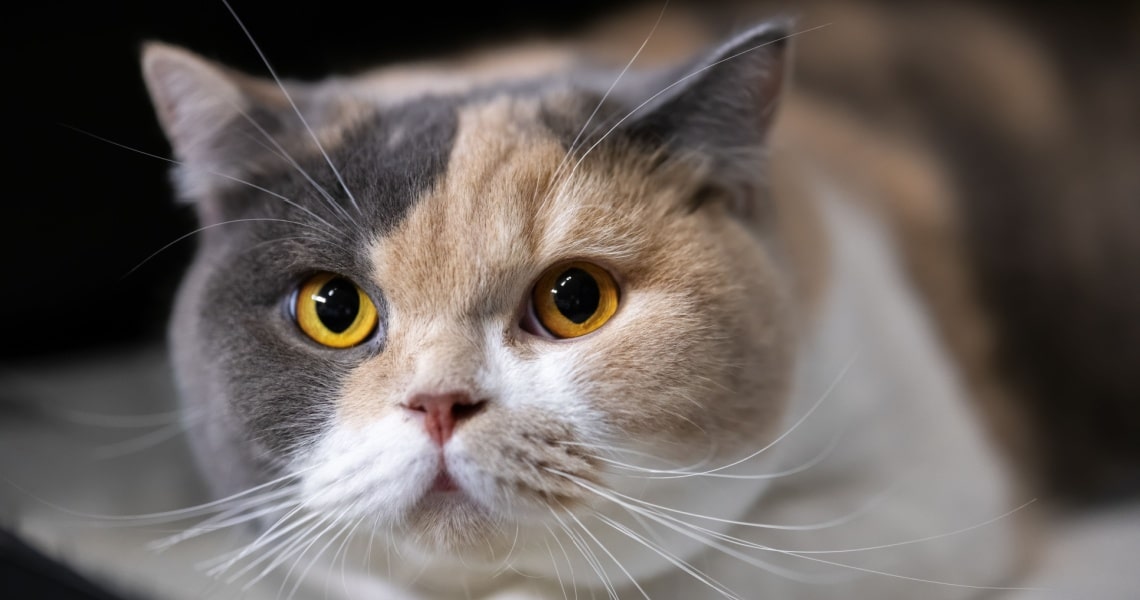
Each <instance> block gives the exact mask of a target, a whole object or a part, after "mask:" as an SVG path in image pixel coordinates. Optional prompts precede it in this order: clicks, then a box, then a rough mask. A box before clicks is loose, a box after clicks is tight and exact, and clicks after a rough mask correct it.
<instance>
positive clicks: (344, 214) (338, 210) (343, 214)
mask: <svg viewBox="0 0 1140 600" xmlns="http://www.w3.org/2000/svg"><path fill="white" fill-rule="evenodd" d="M230 104H231V106H232V107H233V108H234V110H236V111H237V112H238V114H240V115H241V116H242V117H244V118H245V120H246V121H248V122H249V124H250V125H253V127H254V128H255V129H257V131H258V132H259V133H261V135H262V136H264V137H265V139H266V140H267V141H268V142H269V143H270V144H272V145H273V148H274V149H275V150H276V151H275V152H274V154H276V155H277V156H278V157H280V158H281V159H282V160H284V161H285V162H287V163H289V165H290V166H292V167H293V169H295V170H296V171H297V172H298V173H300V174H301V177H304V178H305V181H308V182H309V184H310V185H312V186H313V187H314V188H315V189H316V190H317V193H319V194H320V195H321V196H322V197H323V198H324V200H325V202H326V203H327V204H328V205H329V207H331V208H332V209H333V212H334V213H335V214H337V215H338V217H340V218H341V219H342V220H343V219H348V223H347V224H349V225H352V226H354V227H356V228H357V229H358V230H359V229H361V227H360V223H358V222H357V221H356V219H353V218H352V215H350V214H348V211H346V210H345V209H344V207H342V206H341V205H340V204H337V202H336V200H335V199H334V198H333V197H332V195H331V194H329V193H328V190H326V189H325V188H324V187H323V186H321V184H319V183H317V182H316V180H315V179H313V178H312V176H310V175H309V172H308V171H306V170H305V169H303V168H302V167H301V165H300V164H299V163H298V162H297V161H296V159H294V158H293V157H292V155H290V154H289V153H288V152H287V151H286V150H285V148H283V147H281V144H280V143H279V142H278V141H277V139H276V138H274V137H273V136H272V135H270V133H269V132H268V131H266V130H265V128H264V127H262V126H261V124H260V123H258V122H257V121H256V120H255V119H254V118H253V117H252V116H250V115H249V114H248V113H247V112H246V111H245V110H243V109H242V108H241V107H240V106H237V105H236V104H234V103H233V102H232V101H231V102H230Z"/></svg>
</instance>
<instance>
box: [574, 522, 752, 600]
mask: <svg viewBox="0 0 1140 600" xmlns="http://www.w3.org/2000/svg"><path fill="white" fill-rule="evenodd" d="M630 514H631V515H636V513H630ZM594 516H595V517H596V518H598V519H599V520H601V521H602V522H603V523H605V524H606V525H609V526H610V527H612V528H613V529H615V530H617V531H618V532H620V533H623V534H625V535H626V536H628V537H629V538H630V539H632V540H634V541H635V542H638V543H639V544H641V545H643V546H645V547H646V548H648V549H649V550H651V551H653V552H654V553H655V554H657V555H658V556H660V557H661V558H664V559H665V560H667V561H669V562H670V563H671V564H672V565H673V566H675V567H677V568H678V569H681V570H682V571H684V572H685V573H687V574H688V575H689V576H691V577H693V578H695V579H696V580H697V581H700V582H701V583H703V584H705V585H707V586H709V587H710V588H712V589H713V590H715V591H716V592H717V593H718V594H720V595H722V596H724V597H725V598H730V599H731V600H741V598H740V596H738V595H736V593H735V592H733V591H732V590H730V589H729V588H728V587H726V586H725V585H724V584H722V583H720V582H719V581H717V580H716V579H713V578H712V577H711V576H709V575H708V574H706V573H705V572H704V571H701V570H700V569H698V568H696V567H694V566H692V565H691V564H689V563H688V562H686V561H684V560H682V559H680V558H678V557H677V556H675V555H673V554H670V553H669V552H666V551H665V550H663V549H662V548H660V547H658V546H655V545H653V544H651V543H650V542H649V540H647V539H645V538H644V537H643V536H641V535H640V534H638V533H637V532H635V531H633V530H632V529H630V528H629V527H626V526H624V525H622V524H620V523H618V522H616V521H614V520H613V519H611V518H609V517H607V516H605V515H603V514H601V513H596V514H595V515H594Z"/></svg>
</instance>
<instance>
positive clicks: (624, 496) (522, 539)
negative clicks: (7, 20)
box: [144, 21, 1029, 600]
mask: <svg viewBox="0 0 1140 600" xmlns="http://www.w3.org/2000/svg"><path fill="white" fill-rule="evenodd" d="M682 22H683V21H682ZM643 25H646V29H648V25H650V24H649V23H643ZM670 26H672V27H674V28H676V27H681V26H680V25H678V24H677V23H676V22H672V21H667V22H666V26H665V29H664V32H663V33H661V34H658V35H659V37H658V38H655V39H656V42H655V46H653V47H651V48H649V50H647V52H646V53H645V55H644V56H641V57H640V60H641V61H642V62H639V63H635V64H634V68H633V69H631V70H630V71H629V72H626V73H622V70H621V61H622V60H626V59H628V58H629V57H630V56H632V55H633V53H632V52H629V53H626V54H623V52H625V50H620V51H617V52H616V58H617V62H616V66H614V65H603V64H601V63H599V62H591V61H584V60H582V59H581V57H580V50H581V49H580V48H573V47H570V48H559V47H547V46H543V47H541V48H530V49H527V50H520V49H516V50H514V51H508V52H505V53H492V54H490V55H487V56H481V57H478V58H476V59H474V60H468V61H459V62H456V63H441V64H438V65H436V64H425V65H415V66H412V67H408V68H391V69H386V70H381V71H379V72H376V73H369V74H365V75H361V76H358V77H343V78H335V79H331V80H328V81H325V82H321V83H317V84H297V83H291V84H289V85H288V87H287V88H286V89H288V90H289V94H288V95H286V94H284V93H282V90H281V88H279V87H278V85H277V83H275V82H272V81H269V80H259V79H254V78H250V77H248V76H245V75H240V74H235V73H232V72H229V71H227V70H225V69H224V68H221V67H218V66H215V65H212V64H209V63H206V62H205V61H202V60H201V59H199V58H197V57H194V56H193V55H190V54H188V53H186V52H184V51H181V50H178V49H174V48H170V47H165V46H160V45H154V46H151V47H149V49H148V50H147V52H146V53H145V56H144V69H145V72H146V76H147V82H148V86H149V88H150V90H151V93H152V96H153V97H154V99H155V103H156V106H157V108H158V112H159V115H160V120H161V121H162V123H163V125H164V127H165V129H166V131H167V133H168V135H169V136H170V138H171V141H172V143H173V146H174V149H175V155H176V157H177V158H178V159H179V160H180V161H182V162H183V165H182V166H180V167H179V168H178V171H177V183H178V186H179V190H180V192H181V194H182V196H183V197H184V199H186V200H188V201H191V202H194V203H195V204H196V206H197V208H198V212H199V215H200V216H201V218H202V220H203V224H204V225H205V226H206V229H205V230H203V231H202V233H201V239H200V250H199V255H198V257H197V259H196V261H195V264H194V265H193V267H192V268H191V271H190V274H189V275H188V276H187V279H186V281H185V282H184V284H183V287H182V291H181V292H180V296H179V301H178V305H177V308H176V314H175V319H174V322H173V324H172V327H171V338H172V345H173V350H174V353H173V354H174V362H175V366H176V370H177V375H178V379H179V384H180V386H181V388H182V392H183V395H184V404H185V406H186V407H187V408H188V414H191V415H198V417H199V418H197V420H191V421H189V422H188V427H189V429H190V433H191V438H192V440H193V442H194V449H195V452H196V454H197V459H198V463H199V465H200V466H201V468H202V471H203V473H204V474H205V475H206V477H207V479H209V480H210V482H211V484H212V485H213V487H214V489H215V491H216V492H217V494H218V495H219V496H228V495H231V494H240V493H242V492H244V491H246V490H250V489H251V488H254V487H255V486H260V485H263V484H267V482H271V481H275V480H277V481H279V484H280V488H276V487H266V488H258V489H259V490H260V491H258V492H256V493H254V494H252V495H250V496H243V497H239V498H238V500H237V501H236V502H237V503H238V504H235V505H240V503H241V502H245V500H246V499H249V498H256V497H257V496H258V495H260V494H263V493H265V490H276V489H281V490H282V491H281V492H280V493H277V492H274V491H270V492H269V494H270V495H268V496H266V501H265V502H264V503H261V504H250V505H249V506H248V507H247V508H243V509H241V510H238V511H236V512H235V513H233V514H232V515H231V516H230V520H232V518H233V516H234V515H236V516H237V517H244V518H243V519H238V520H248V521H250V522H255V523H257V528H256V531H255V532H254V533H253V534H252V535H251V536H250V537H249V538H248V539H247V540H245V541H246V542H247V543H249V542H252V543H253V544H254V545H251V546H248V548H250V550H249V551H248V552H246V553H243V552H242V551H241V550H240V548H242V546H241V545H240V544H239V545H237V546H236V548H238V549H239V550H238V552H237V553H236V554H234V555H233V559H234V560H233V561H232V562H231V563H229V564H228V565H226V568H224V569H222V570H221V572H222V575H223V578H225V577H228V576H229V575H231V574H233V573H235V572H238V573H241V569H242V568H243V567H244V566H245V565H247V564H249V563H251V562H253V561H254V560H257V559H258V558H260V557H262V556H265V557H267V558H268V559H267V560H266V561H265V562H262V563H258V564H260V565H261V566H258V567H257V568H256V569H253V570H251V571H248V572H247V573H246V574H245V577H246V578H247V579H249V578H253V577H254V576H255V575H256V574H257V573H258V572H260V571H261V570H262V568H263V567H265V566H269V565H272V564H275V563H278V562H279V563H280V570H275V571H273V575H272V576H274V577H277V576H281V572H280V571H289V569H288V567H289V566H291V565H294V564H296V563H301V564H302V565H305V566H307V565H309V563H310V561H311V562H312V564H313V565H318V566H317V567H316V568H315V570H314V571H313V573H317V572H322V573H325V574H326V575H327V576H329V577H332V578H333V580H334V581H335V579H336V578H338V577H343V578H344V587H345V588H346V591H347V592H348V594H349V596H350V597H366V596H370V597H384V598H387V597H400V596H403V597H407V598H436V597H483V598H495V599H498V600H507V599H508V598H512V599H521V598H561V597H570V596H573V597H580V596H587V597H589V596H591V595H593V596H598V595H605V594H606V593H611V594H612V595H616V596H618V597H621V598H627V597H629V598H633V597H640V596H642V595H645V596H648V597H651V598H698V597H714V596H716V595H717V594H718V593H720V592H723V593H724V594H725V595H728V596H730V597H732V596H736V597H741V598H849V597H859V598H883V599H885V598H916V597H923V598H936V597H945V598H971V597H980V596H981V595H984V594H992V593H994V592H993V590H992V588H994V587H1002V586H1011V585H1016V584H1017V579H1016V578H1017V576H1018V575H1019V574H1020V571H1019V567H1020V566H1021V564H1022V558H1023V549H1022V548H1021V547H1020V545H1019V538H1020V536H1021V533H1020V531H1019V519H1018V518H1017V517H1014V518H1003V519H997V517H1000V516H1002V515H1005V514H1006V513H1008V512H1009V511H1011V510H1013V509H1015V508H1016V507H1018V506H1019V505H1021V504H1022V503H1024V502H1025V501H1026V500H1028V499H1029V496H1028V495H1025V494H1024V492H1023V490H1022V488H1021V487H1020V485H1019V483H1020V482H1019V481H1017V480H1016V479H1015V478H1014V477H1013V476H1011V474H1010V469H1009V467H1008V463H1007V460H1006V457H1005V456H1003V455H1002V454H1001V453H1000V452H999V451H998V450H997V444H995V443H993V441H992V440H991V439H990V437H989V436H988V435H987V433H988V432H990V431H991V429H992V427H991V426H989V425H987V424H986V422H985V421H984V420H983V419H982V418H980V416H979V415H980V414H981V413H985V412H986V411H985V410H979V407H980V406H983V407H990V408H992V405H993V402H992V401H994V400H995V399H997V400H1000V399H1001V398H1002V397H1003V395H1004V391H1003V390H1002V388H1001V386H1000V385H998V384H996V383H994V380H993V377H992V373H990V372H989V371H988V370H987V369H988V368H989V366H988V363H986V362H985V360H984V359H979V358H978V357H979V356H983V357H984V356H986V353H987V352H988V351H989V350H990V347H989V345H988V342H987V341H986V337H985V335H984V334H978V335H976V334H977V332H978V331H983V332H984V331H985V326H986V317H985V316H984V315H983V314H982V313H981V312H980V311H979V310H978V309H977V306H976V302H975V299H974V298H973V296H972V293H973V292H972V290H971V289H970V279H969V277H967V276H965V275H964V274H963V267H962V266H961V263H960V262H959V261H960V259H961V258H962V257H961V256H960V255H959V252H960V247H959V246H958V244H959V243H960V240H959V237H958V231H957V230H956V229H955V227H956V222H955V215H954V211H955V210H956V209H955V202H954V201H955V198H954V190H953V186H951V185H950V183H949V182H948V180H947V175H946V173H945V171H944V169H943V166H942V165H940V164H939V162H938V160H937V157H936V156H934V155H933V153H932V152H930V150H929V148H928V147H927V146H925V145H923V144H922V143H921V142H918V141H915V140H913V139H909V138H907V137H906V136H902V135H896V134H895V132H893V131H891V130H890V128H889V127H884V128H882V129H875V128H874V127H871V126H869V125H867V124H864V123H860V122H859V121H858V119H852V118H851V116H850V114H848V113H846V112H845V111H844V110H841V109H838V108H836V107H835V106H833V105H829V104H827V103H821V102H819V101H818V100H817V99H813V98H811V97H808V96H801V95H799V94H798V93H796V92H795V91H794V88H793V91H791V92H789V91H788V90H787V89H785V87H786V82H787V81H788V79H789V74H788V72H787V71H788V69H789V68H790V65H791V63H790V62H789V59H788V56H787V48H786V46H787V43H786V39H787V37H788V36H789V35H791V34H792V33H794V31H795V30H794V29H793V28H792V27H791V26H790V23H789V22H776V23H771V24H767V25H762V26H758V27H756V28H753V29H751V30H748V31H746V32H744V33H742V34H740V35H738V36H737V37H735V38H732V39H729V40H728V41H725V42H722V43H720V44H719V45H718V44H713V43H711V42H710V41H709V40H707V39H699V38H700V36H694V37H693V38H692V39H689V38H684V39H682V38H679V37H670V36H676V35H678V34H677V29H669V27H670ZM681 28H682V29H683V27H681ZM820 35H827V33H824V32H820ZM660 36H664V37H660ZM629 41H630V40H629V39H626V40H625V42H627V43H628V42H629ZM637 41H640V39H639V40H637ZM633 49H634V50H635V51H636V49H637V48H636V45H634V47H633ZM655 52H656V53H657V54H655ZM610 58H611V59H613V58H615V55H613V53H611V56H610ZM611 62H613V61H611ZM646 63H648V65H652V67H650V66H647V65H646ZM619 73H621V74H620V75H619ZM611 85H612V89H611ZM302 116H303V120H302V118H301V117H302ZM853 151H854V152H855V153H858V154H859V155H858V156H855V155H852V152H853ZM551 269H554V271H555V272H554V274H555V275H557V276H558V277H560V278H562V279H559V281H563V280H565V278H566V277H569V275H567V274H568V273H571V271H570V269H578V270H577V271H575V273H577V275H574V276H575V277H577V276H580V275H581V274H582V273H583V272H588V273H590V277H591V278H592V279H593V280H595V283H596V284H597V287H599V288H600V289H601V290H602V291H601V292H599V294H600V296H599V297H601V298H604V297H605V293H606V292H605V290H606V289H607V286H608V285H612V286H614V287H615V288H616V290H617V291H616V292H615V293H614V295H613V302H614V303H615V304H616V309H615V310H614V311H613V312H612V314H604V315H602V316H598V315H601V314H602V313H601V312H600V311H602V308H598V309H597V310H595V311H594V312H593V313H590V315H589V316H588V317H587V318H586V320H585V321H575V323H576V324H577V325H581V324H582V323H583V322H585V323H587V324H591V323H596V326H594V325H591V327H592V328H591V329H590V330H589V331H587V332H585V335H581V337H580V338H577V337H574V336H577V335H578V334H579V333H581V331H580V330H577V329H574V327H575V326H577V325H568V326H569V327H570V329H569V330H568V331H574V332H575V333H574V334H573V335H572V336H571V335H555V334H552V331H558V326H555V325H550V324H549V323H548V322H547V321H546V320H545V319H546V318H547V317H548V315H545V314H544V313H543V312H542V311H543V310H544V309H543V308H542V306H544V305H543V304H542V302H543V300H542V298H541V295H542V294H541V293H540V292H543V290H542V289H539V284H538V283H536V282H540V281H546V279H545V277H546V274H547V272H548V271H549V270H551ZM591 269H599V270H600V271H594V270H591ZM325 273H328V274H332V275H335V276H337V277H340V278H342V279H337V280H335V281H345V282H350V283H345V284H343V285H346V286H349V287H345V288H344V289H351V286H355V287H356V288H357V289H359V290H360V293H361V294H363V295H362V296H360V302H361V303H365V304H370V305H375V309H376V313H377V316H376V323H378V324H376V325H373V326H372V329H369V328H368V327H367V326H363V327H364V328H363V329H362V330H361V331H362V335H361V336H360V337H358V338H352V339H351V340H348V341H346V342H345V343H344V344H343V345H339V344H340V342H341V341H342V340H341V338H340V337H338V336H341V334H342V333H343V332H348V333H352V332H353V331H355V329H354V328H355V327H356V326H357V324H358V323H359V322H363V321H360V319H364V318H365V317H362V316H360V315H361V314H363V313H362V312H359V311H361V310H363V309H362V308H361V309H355V308H354V309H353V310H357V311H358V312H352V313H351V314H350V317H352V318H353V319H356V320H353V321H352V324H348V325H345V328H344V329H336V328H330V329H329V331H331V332H332V333H329V332H328V331H323V330H322V333H319V334H314V333H312V332H310V331H309V330H308V329H305V327H306V325H304V324H303V323H304V322H303V319H302V318H301V316H300V315H301V314H302V313H304V312H305V311H307V310H312V311H318V308H319V307H318V308H311V307H308V306H307V305H305V304H304V303H305V302H306V298H308V296H307V294H309V293H310V291H311V290H310V288H309V287H308V286H309V285H310V283H311V282H312V281H313V280H314V278H317V280H319V282H320V283H318V284H315V285H316V287H314V288H312V290H319V291H320V293H319V294H318V293H317V292H312V293H313V297H314V298H315V297H316V296H318V295H321V294H323V296H322V299H320V300H315V301H319V302H331V300H330V299H331V298H333V297H334V296H332V295H330V294H331V292H328V290H329V289H332V288H327V287H321V286H328V285H332V283H329V282H330V281H334V280H329V279H327V278H326V279H320V278H321V277H325V275H324V274H325ZM607 273H608V275H606V274H607ZM606 277H611V278H612V281H611V282H610V283H606V282H605V278H606ZM567 281H568V280H567ZM916 283H917V285H916ZM560 285H561V284H560ZM591 285H593V284H591ZM536 290H537V291H536ZM334 291H335V290H334ZM337 293H344V292H343V290H341V291H340V292H337ZM335 297H337V298H339V297H341V296H335ZM595 302H596V303H597V304H598V306H599V307H600V306H602V305H604V304H605V303H604V302H603V301H601V300H596V301H595ZM554 305H555V306H561V305H557V304H554ZM353 306H356V305H355V304H354V305H353ZM559 310H563V309H562V308H559ZM314 314H318V315H319V314H320V313H319V312H314ZM563 314H564V316H565V314H568V313H563ZM330 318H331V317H330ZM320 319H324V317H320ZM350 320H352V319H350ZM321 322H322V323H326V321H321ZM330 322H331V321H330ZM317 327H318V328H319V327H322V326H321V325H317ZM321 336H326V337H321ZM554 337H562V338H573V339H562V340H555V339H552V338H554ZM321 340H326V342H327V341H328V340H332V342H333V343H325V342H322V341H321ZM978 397H980V398H982V400H983V401H984V402H978V401H976V400H975V398H978ZM998 410H1000V409H998ZM202 415H205V416H202ZM762 449H763V452H760V453H759V454H756V453H757V451H760V450H762ZM285 490H288V491H285ZM273 494H276V495H273ZM222 506H225V504H223V505H222ZM259 511H261V512H259ZM254 513H258V514H254ZM223 522H226V519H223ZM763 524H768V525H772V526H775V527H773V528H766V527H762V526H760V525H763ZM726 536H731V537H726ZM747 544H752V547H748V546H747ZM322 555H324V556H325V557H328V556H331V557H332V561H331V562H330V563H329V565H330V566H328V568H326V567H325V566H324V563H323V562H322V560H323V559H322V558H321V556H322ZM340 555H343V556H344V557H346V559H345V560H344V561H343V562H342V566H343V565H344V564H347V565H348V567H347V570H348V573H347V574H342V572H338V567H337V560H336V559H337V557H338V556H340ZM225 562H226V561H223V563H225ZM298 571H304V572H303V573H302V574H301V577H302V578H304V577H305V573H308V572H309V571H308V569H298ZM296 575H297V574H296V573H293V574H292V576H296ZM324 576H325V575H322V576H321V577H324ZM313 577H317V576H316V575H313ZM237 580H238V585H240V584H241V581H244V580H243V579H242V578H241V577H237ZM322 581H323V580H322ZM350 584H351V585H350ZM331 587H332V588H333V589H334V590H335V589H338V588H339V587H340V583H339V582H338V583H334V584H333V585H332V586H331ZM607 588H611V589H610V591H609V592H607ZM718 590H719V591H718ZM730 590H731V591H730Z"/></svg>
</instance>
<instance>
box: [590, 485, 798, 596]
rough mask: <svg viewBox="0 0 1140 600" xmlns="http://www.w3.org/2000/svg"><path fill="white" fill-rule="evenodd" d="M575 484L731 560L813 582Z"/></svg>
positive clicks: (672, 520)
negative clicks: (717, 551)
mask: <svg viewBox="0 0 1140 600" xmlns="http://www.w3.org/2000/svg"><path fill="white" fill-rule="evenodd" d="M577 483H578V485H579V486H582V487H583V488H585V489H587V490H590V491H592V492H594V493H595V494H597V495H599V496H601V497H603V498H606V499H607V500H610V501H611V502H613V503H614V504H617V505H618V506H620V507H621V508H622V509H623V510H626V511H629V512H631V513H632V512H636V513H639V514H641V515H642V516H644V517H646V518H648V519H650V520H652V521H655V522H657V523H659V524H661V525H664V526H666V527H668V528H669V529H672V530H673V531H676V532H677V533H679V534H681V535H683V536H685V537H688V538H690V539H692V540H695V541H698V542H700V543H702V544H704V545H706V546H708V547H710V548H713V549H715V550H719V551H720V552H722V553H724V554H726V555H728V556H731V557H733V558H735V559H737V560H739V561H741V562H743V563H746V564H749V565H752V566H754V567H758V568H760V569H764V570H765V571H768V572H769V573H772V574H774V575H778V576H780V577H784V578H785V579H790V580H792V581H799V582H802V583H812V582H813V581H812V580H810V579H806V578H805V577H804V576H803V575H802V574H800V573H796V572H794V571H790V570H788V569H783V568H780V567H777V566H776V565H773V564H771V563H768V562H765V561H762V560H760V559H758V558H755V557H752V556H748V555H747V554H743V553H741V552H738V551H736V550H734V549H733V548H730V547H728V546H725V545H723V544H719V543H717V542H716V541H714V540H710V539H708V538H706V537H704V536H701V535H699V534H698V533H697V532H695V531H692V529H693V526H692V524H690V523H686V522H684V521H681V520H680V519H677V518H676V517H670V516H668V515H664V514H660V513H657V512H654V511H652V510H649V509H646V508H643V507H638V506H634V505H633V504H630V503H629V502H624V501H622V500H620V499H619V498H617V497H615V496H613V495H612V494H610V493H607V492H603V491H601V490H598V489H595V488H592V487H587V486H585V485H583V484H582V483H581V482H577Z"/></svg>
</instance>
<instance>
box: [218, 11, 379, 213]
mask: <svg viewBox="0 0 1140 600" xmlns="http://www.w3.org/2000/svg"><path fill="white" fill-rule="evenodd" d="M222 4H225V5H226V10H228V11H230V15H232V16H233V18H234V21H236V22H237V24H238V27H241V30H242V32H243V33H245V37H246V38H247V39H249V43H250V45H252V46H253V49H254V50H256V51H257V55H258V56H260V57H261V62H263V63H265V68H266V69H267V70H268V71H269V74H270V75H272V76H273V81H275V82H277V87H279V88H280V89H281V93H282V94H284V95H285V99H286V100H288V101H289V106H292V107H293V112H294V113H296V114H297V118H298V119H300V120H301V124H302V125H304V126H305V130H306V131H308V132H309V137H311V138H312V140H313V143H314V144H316V145H317V149H318V150H320V152H321V156H324V157H325V162H326V163H328V165H329V168H330V169H332V172H333V174H334V175H336V180H337V181H338V182H339V183H340V187H341V189H343V190H344V193H345V194H347V195H348V199H349V201H351V202H352V206H353V207H355V208H356V212H358V213H359V212H361V210H360V205H359V204H357V202H356V197H354V196H353V195H352V191H351V190H349V189H348V185H346V184H345V183H344V178H342V177H341V176H340V171H339V170H337V168H336V166H335V165H333V162H332V159H331V158H329V155H328V152H325V148H324V146H322V145H321V141H320V140H319V139H317V134H316V133H314V132H313V128H312V127H309V122H308V121H306V120H305V116H304V115H303V114H301V109H300V108H297V103H296V102H294V101H293V96H292V95H290V94H289V90H287V89H285V84H283V83H282V82H281V78H280V77H278V76H277V71H276V70H274V68H273V65H271V64H270V63H269V59H268V58H267V57H266V56H265V53H264V52H262V51H261V46H260V45H258V43H257V41H256V40H254V39H253V34H251V33H250V31H249V29H248V28H246V26H245V22H243V21H242V20H241V17H239V16H238V14H237V12H236V11H235V10H234V8H233V7H232V6H230V3H229V0H222Z"/></svg>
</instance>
